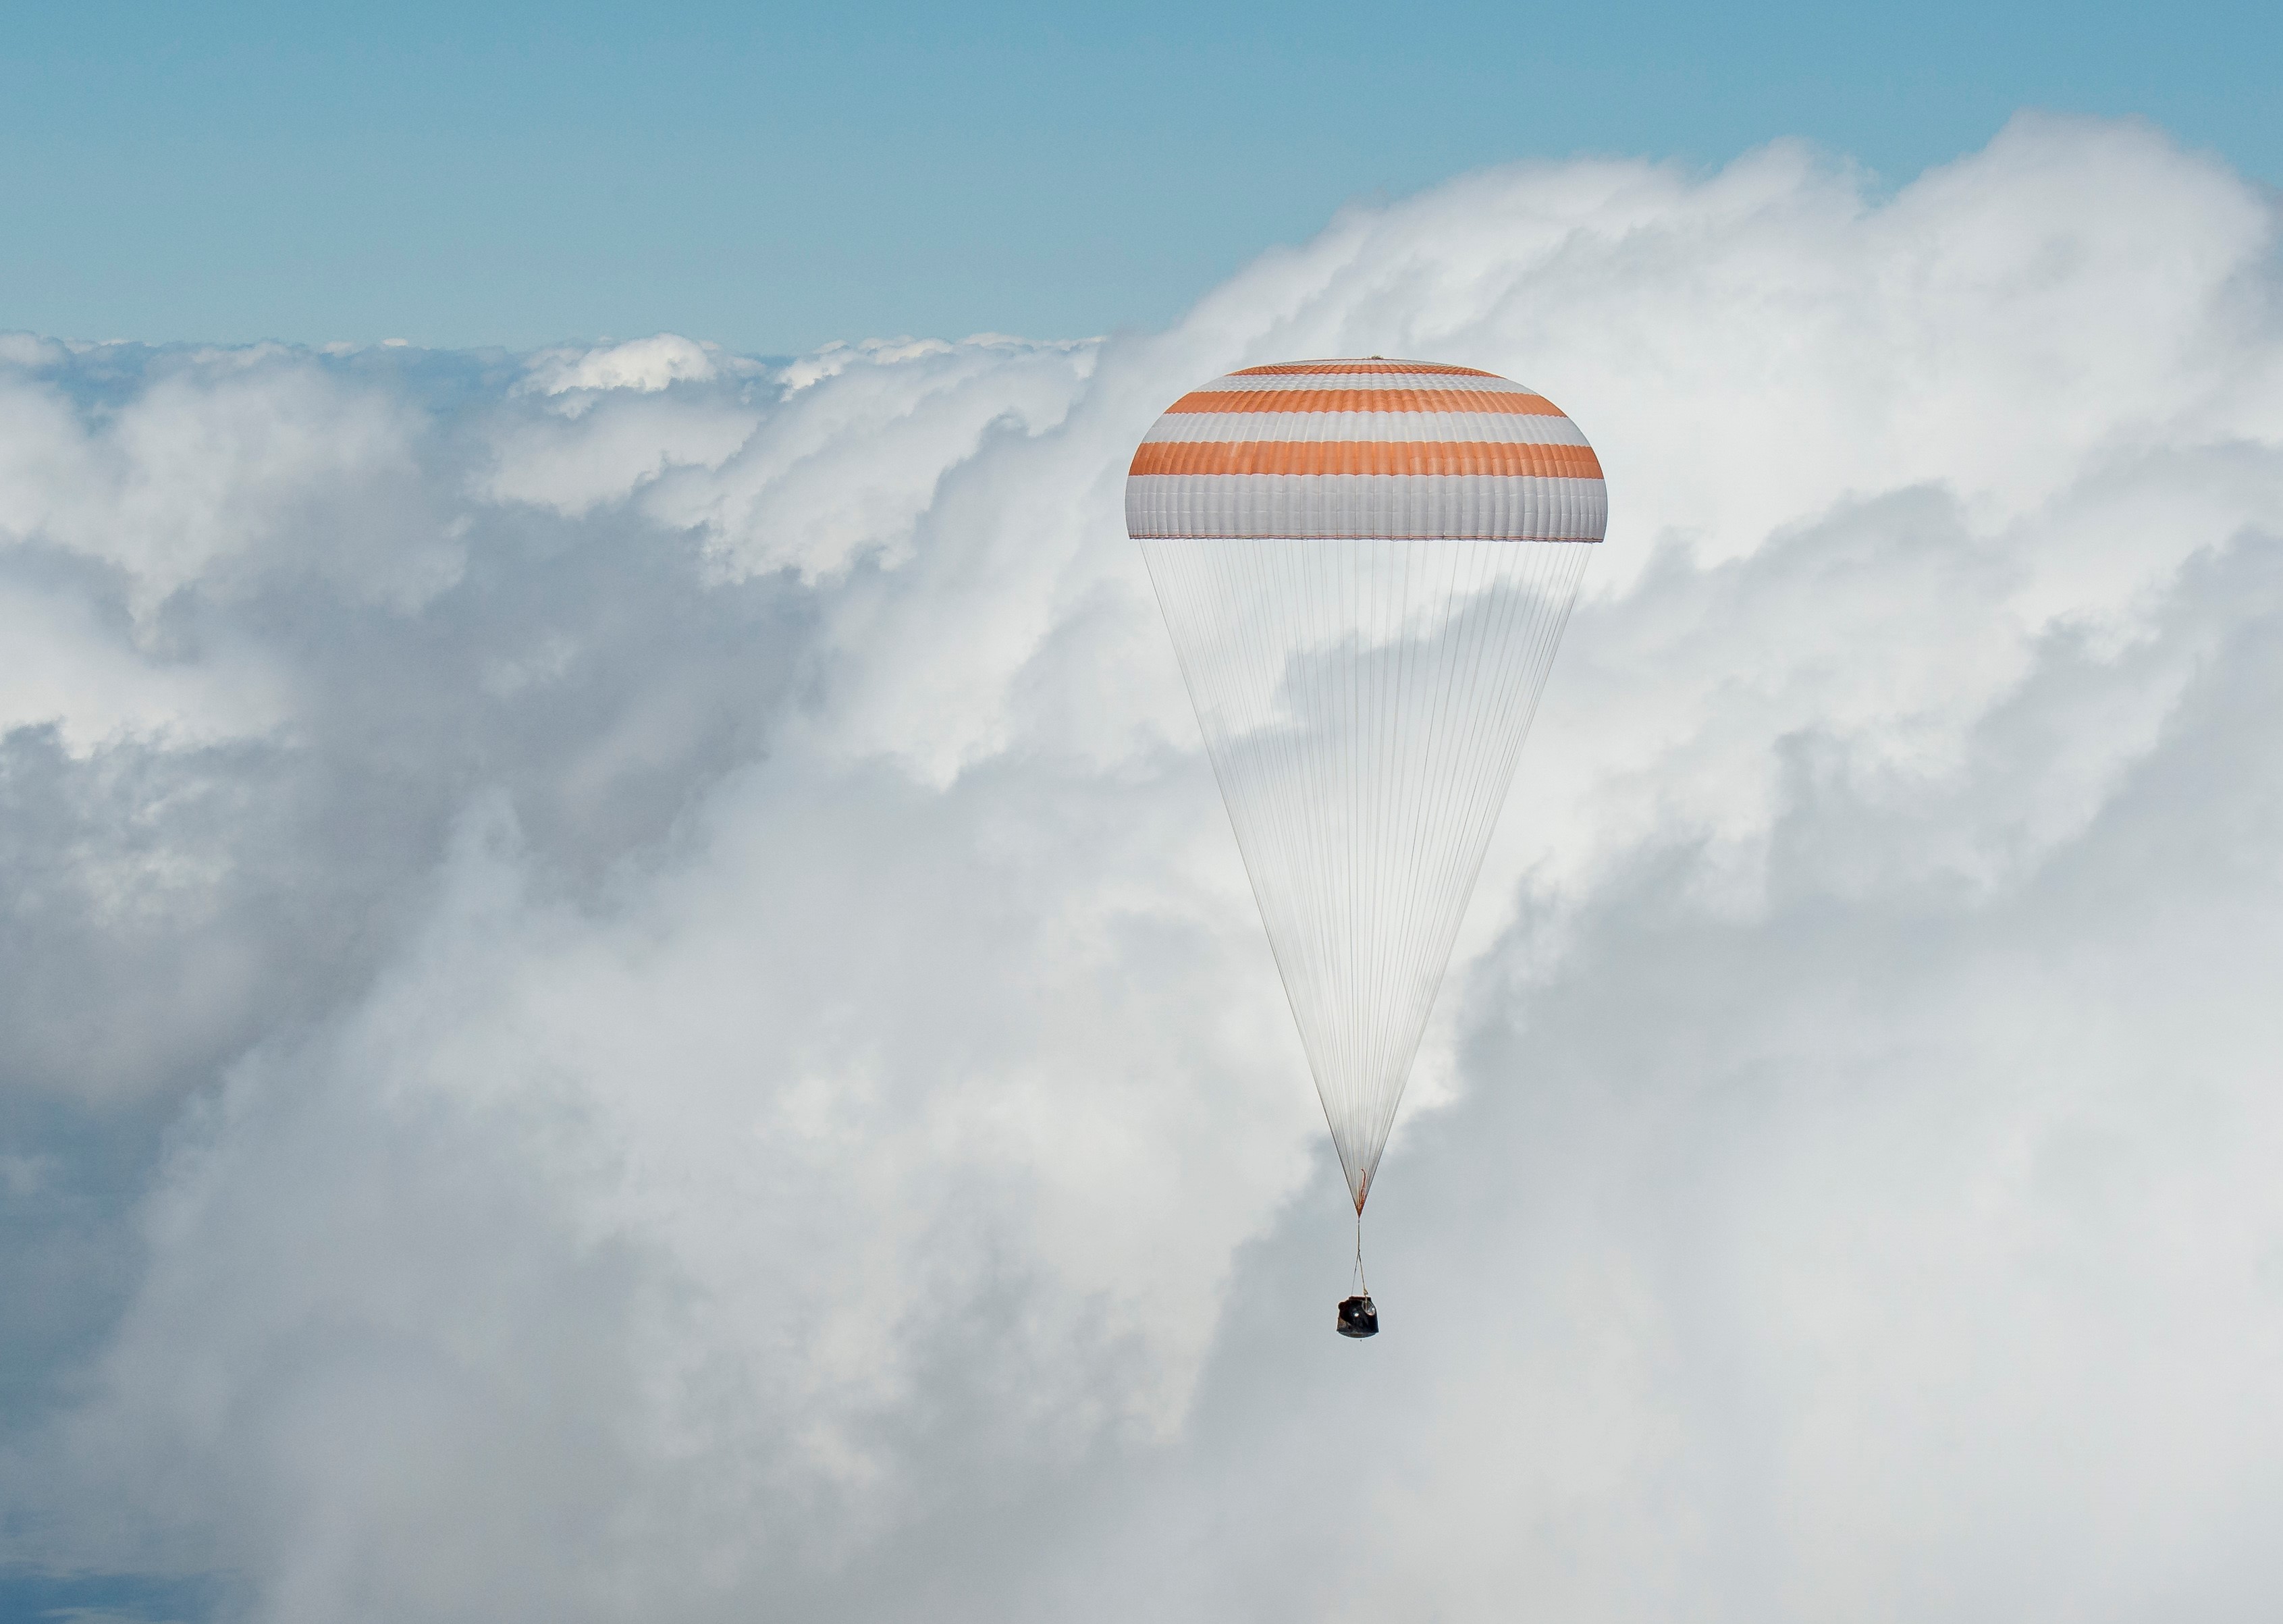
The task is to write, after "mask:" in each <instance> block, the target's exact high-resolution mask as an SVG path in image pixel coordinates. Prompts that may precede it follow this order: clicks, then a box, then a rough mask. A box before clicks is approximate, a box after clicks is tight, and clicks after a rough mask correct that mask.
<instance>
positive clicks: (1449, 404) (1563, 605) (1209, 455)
mask: <svg viewBox="0 0 2283 1624" xmlns="http://www.w3.org/2000/svg"><path fill="white" fill-rule="evenodd" d="M1607 517H1608V502H1607V496H1606V493H1605V489H1604V486H1603V485H1602V482H1601V463H1600V462H1599V461H1598V460H1597V459H1596V458H1595V457H1594V455H1593V447H1591V446H1590V445H1588V444H1587V443H1586V437H1585V435H1584V434H1583V433H1581V432H1580V431H1578V426H1577V425H1576V424H1575V423H1571V422H1570V419H1569V418H1568V417H1566V416H1563V415H1562V412H1561V411H1560V410H1559V409H1558V408H1556V407H1555V406H1554V404H1553V402H1551V401H1550V400H1547V399H1546V397H1545V396H1543V395H1540V394H1539V393H1537V392H1534V391H1532V390H1529V389H1525V388H1523V386H1522V385H1518V384H1514V383H1510V382H1508V380H1506V379H1505V378H1502V377H1496V376H1494V375H1493V374H1491V373H1487V372H1479V371H1477V370H1475V369H1471V368H1468V367H1456V366H1445V365H1441V364H1437V363H1432V362H1427V361H1388V360H1385V359H1383V358H1382V357H1379V356H1373V357H1371V358H1370V359H1368V360H1353V361H1292V362H1287V363H1284V364H1282V365H1277V366H1266V367H1249V368H1247V369H1244V370H1243V371H1241V372H1233V373H1231V374H1229V375H1228V376H1227V377H1222V378H1219V379H1217V380H1215V381H1214V382H1212V383H1210V384H1207V385H1204V387H1203V388H1200V389H1196V390H1194V391H1192V392H1189V393H1188V394H1186V395H1183V396H1182V397H1181V398H1180V400H1176V401H1175V402H1174V403H1173V406H1172V407H1171V408H1168V409H1167V410H1166V412H1165V415H1164V416H1161V417H1159V418H1158V419H1157V423H1156V424H1155V425H1154V426H1153V427H1152V428H1151V429H1150V431H1149V434H1148V436H1147V437H1146V438H1145V439H1143V440H1142V442H1141V447H1140V448H1139V449H1138V450H1137V451H1136V452H1135V453H1134V463H1133V467H1132V469H1131V470H1130V472H1129V473H1128V475H1127V478H1126V528H1127V530H1128V532H1130V533H1131V534H1132V535H1133V537H1134V540H1136V541H1138V542H1139V543H1140V544H1141V552H1142V556H1143V557H1144V558H1145V559H1146V560H1147V562H1148V564H1149V577H1150V580H1151V582H1152V583H1153V584H1154V585H1155V587H1156V588H1157V601H1158V603H1159V606H1160V607H1161V608H1162V609H1163V610H1164V611H1165V625H1166V628H1167V630H1168V631H1169V632H1170V633H1172V637H1173V648H1174V651H1175V653H1176V655H1177V656H1178V657H1179V658H1180V666H1181V674H1182V676H1183V678H1184V680H1186V681H1187V683H1188V691H1189V698H1190V701H1191V703H1193V704H1194V705H1195V706H1196V714H1197V724H1198V727H1199V728H1200V730H1201V731H1202V732H1203V734H1204V741H1205V749H1206V753H1207V754H1208V755H1209V756H1210V757H1211V758H1212V766H1213V772H1214V774H1215V776H1216V777H1217V778H1218V779H1219V783H1220V791H1221V798H1222V800H1223V802H1224V803H1225V804H1227V808H1228V819H1229V823H1230V825H1231V827H1232V828H1234V829H1235V835H1236V843H1237V847H1238V850H1239V851H1241V852H1242V853H1243V859H1244V866H1245V871H1246V873H1247V874H1248V875H1249V876H1250V877H1251V882H1252V891H1253V896H1254V897H1255V899H1256V900H1257V901H1258V903H1259V905H1260V917H1261V921H1262V923H1263V924H1264V925H1265V926H1266V928H1267V932H1268V941H1269V945H1270V947H1271V949H1272V950H1273V951H1274V954H1275V959H1276V966H1277V969H1278V970H1279V972H1280V973H1281V974H1282V977H1283V982H1284V991H1285V993H1286V996H1287V997H1288V998H1290V1002H1291V1006H1292V1015H1293V1019H1294V1021H1295V1022H1296V1023H1297V1025H1298V1027H1299V1030H1300V1041H1301V1045H1302V1046H1303V1047H1304V1048H1305V1050H1306V1052H1307V1056H1308V1063H1309V1067H1310V1068H1311V1070H1312V1071H1313V1074H1314V1076H1315V1081H1316V1091H1317V1093H1318V1094H1319V1096H1320V1097H1321V1100H1322V1101H1323V1107H1324V1117H1325V1120H1326V1122H1327V1123H1329V1125H1330V1128H1331V1132H1332V1143H1333V1146H1334V1147H1335V1148H1336V1150H1337V1151H1338V1153H1339V1158H1340V1165H1341V1167H1342V1168H1343V1169H1344V1171H1345V1172H1346V1175H1347V1183H1348V1193H1349V1194H1350V1195H1351V1196H1352V1198H1353V1200H1354V1202H1355V1209H1356V1224H1357V1276H1358V1279H1359V1282H1360V1279H1361V1272H1362V1224H1363V1208H1364V1203H1365V1201H1367V1200H1368V1199H1369V1197H1370V1194H1371V1187H1372V1180H1373V1177H1375V1174H1376V1173H1377V1171H1378V1168H1379V1159H1380V1154H1381V1153H1382V1152H1383V1150H1384V1149H1385V1148H1386V1146H1387V1137H1388V1134H1389V1132H1390V1131H1391V1130H1392V1128H1393V1127H1394V1125H1395V1114H1396V1107H1397V1106H1398V1105H1399V1103H1400V1101H1401V1100H1402V1097H1403V1089H1404V1084H1405V1083H1406V1081H1407V1080H1408V1078H1409V1076H1410V1073H1411V1064H1412V1060H1413V1058H1414V1055H1415V1054H1416V1053H1417V1052H1418V1048H1419V1043H1420V1039H1421V1037H1422V1035H1423V1034H1424V1032H1425V1030H1426V1026H1427V1019H1428V1016H1429V1014H1430V1013H1431V1012H1432V1010H1433V1008H1434V1004H1435V998H1436V994H1437V992H1438V991H1439V989H1440V988H1441V985H1442V981H1443V973H1444V970H1445V967H1447V966H1448V964H1449V962H1450V958H1451V949H1452V944H1453V943H1454V942H1455V941H1456V939H1457V937H1458V933H1459V925H1460V921H1461V919H1462V918H1463V917H1464V915H1465V913H1466V907H1467V903H1468V900H1469V897H1471V896H1472V894H1473V891H1474V888H1475V881H1476V878H1477V875H1478V874H1479V873H1480V872H1481V869H1482V863H1483V856H1484V852H1485V851H1487V850H1488V848H1489V844H1490V837H1491V831H1492V826H1493V824H1494V823H1495V822H1496V820H1497V818H1498V813H1499V809H1500V806H1501V805H1502V804H1503V803H1504V802H1505V799H1506V794H1507V788H1508V785H1509V784H1510V783H1511V782H1512V781H1513V778H1514V773H1515V765H1516V761H1517V760H1518V759H1519V758H1520V755H1521V752H1522V746H1523V739H1524V738H1525V737H1526V736H1527V735H1528V734H1529V732H1530V724H1531V717H1532V716H1533V715H1534V714H1535V712H1536V711H1537V707H1538V698H1539V693H1540V691H1541V690H1542V689H1543V688H1544V687H1545V684H1546V678H1547V672H1549V671H1550V670H1551V669H1552V668H1553V664H1554V651H1555V649H1556V648H1557V647H1558V646H1559V645H1560V643H1561V641H1562V627H1563V626H1564V625H1565V624H1566V623H1567V621H1568V619H1569V617H1570V605H1571V603H1572V602H1574V601H1575V599H1576V597H1577V593H1578V581H1579V579H1581V578H1582V576H1583V574H1584V572H1585V567H1586V559H1587V558H1588V557H1589V556H1591V554H1592V550H1593V546H1594V545H1595V544H1596V543H1598V542H1599V541H1600V540H1601V536H1602V532H1603V530H1604V527H1605V525H1606V523H1607ZM1350 1302H1351V1303H1353V1304H1356V1305H1358V1306H1357V1307H1355V1308H1351V1307H1350V1306H1349V1305H1348V1304H1343V1305H1342V1311H1341V1315H1340V1329H1341V1332H1342V1333H1343V1334H1344V1335H1351V1336H1355V1335H1363V1336H1368V1335H1370V1334H1372V1333H1374V1332H1375V1331H1376V1330H1377V1328H1378V1321H1377V1317H1376V1314H1375V1311H1374V1310H1373V1308H1372V1304H1371V1301H1370V1298H1369V1296H1368V1294H1365V1295H1362V1296H1360V1297H1357V1298H1352V1299H1350ZM1366 1323H1367V1324H1368V1328H1365V1327H1366Z"/></svg>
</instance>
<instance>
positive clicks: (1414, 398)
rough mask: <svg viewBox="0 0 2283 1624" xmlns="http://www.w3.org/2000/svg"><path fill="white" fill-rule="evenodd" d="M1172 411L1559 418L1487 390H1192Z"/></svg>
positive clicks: (1522, 399) (1554, 411) (1533, 399)
mask: <svg viewBox="0 0 2283 1624" xmlns="http://www.w3.org/2000/svg"><path fill="white" fill-rule="evenodd" d="M1175 412H1498V413H1501V414H1506V415H1519V416H1524V417H1559V416H1562V408H1560V407H1558V406H1556V405H1554V402H1553V401H1551V400H1547V398H1546V397H1545V396H1544V395H1526V394H1516V393H1505V392H1493V391H1492V390H1488V389H1198V390H1193V391H1191V392H1189V393H1188V394H1185V395H1183V396H1182V397H1181V398H1180V400H1176V401H1174V402H1173V404H1172V405H1171V406H1169V407H1167V408H1165V415H1166V416H1173V414H1174V413H1175Z"/></svg>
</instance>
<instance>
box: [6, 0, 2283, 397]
mask: <svg viewBox="0 0 2283 1624" xmlns="http://www.w3.org/2000/svg"><path fill="white" fill-rule="evenodd" d="M2275 17H2276V8H2273V7H2271V6H2264V5H2256V4H2229V5H2219V6H2207V7H2203V8H2201V9H2198V10H2181V9H2177V8H2163V9H2160V8H2153V7H2124V6H2106V7H2096V8H2069V7H2061V6H2053V5H2025V6H2015V7H2002V6H1990V5H1967V4H1936V5H1931V6H1928V5H1921V6H1912V7H1891V8H1884V9H1882V10H1878V11H1875V12H1874V11H1871V10H1868V9H1861V10H1849V9H1847V8H1835V7H1828V6H1806V5H1769V6H1763V7H1759V8H1756V9H1755V10H1753V11H1752V12H1750V13H1749V15H1739V14H1736V13H1734V12H1723V11H1720V10H1718V9H1711V8H1702V7H1694V6H1681V5H1666V4H1618V5H1596V6H1593V7H1590V8H1588V7H1573V8H1566V9H1539V8H1530V7H1523V6H1516V5H1513V4H1445V5H1440V6H1436V7H1421V8H1390V7H1386V6H1369V7H1367V6H1362V5H1352V4H1320V5H1313V6H1307V5H1297V4H1276V5H1256V6H1251V7H1243V8H1230V7H1225V6H1221V5H1215V4H1178V3H1176V4H1157V5H1153V6H1150V7H1147V8H1108V7H1101V8H1087V7H1076V6H1067V5H1064V6H1040V5H1015V4H1005V5H997V6H992V7H974V6H960V7H952V6H936V7H923V6H912V5H894V4H873V5H846V6H834V7H825V6H814V7H782V6H729V5H684V6H679V7H674V8H671V9H670V10H669V9H660V8H651V7H637V6H631V5H614V6H604V5H595V4H549V5H544V6H542V5H479V4H461V5H444V4H401V5H394V6H389V7H374V6H362V5H361V6H343V5H317V4H294V5H284V4H240V5H199V6H191V5H181V4H175V5H164V4H127V5H119V4H89V5H82V6H69V7H47V8H30V7H14V8H10V12H9V14H8V17H7V20H6V21H5V22H4V23H0V328H20V329H30V330H37V331H43V332H49V333H55V334H61V335H66V336H73V337H81V338H145V339H176V338H201V339H213V340H229V341H242V340H248V339H253V338H287V339H294V340H301V341H306V342H324V341H328V340H335V339H347V340H359V341H369V340H372V339H377V338H384V337H403V338H410V339H412V340H413V341H415V342H416V343H424V344H433V345H452V346H474V345H492V344H497V345H505V346H531V345H535V344H541V343H547V342H552V341H557V340H564V339H580V338H596V337H603V336H612V335H615V336H620V337H624V336H627V335H632V334H637V333H645V332H651V331H656V330H662V329H671V330H678V331H682V332H688V333H692V334H696V335H699V336H703V337H705V338H713V339H718V340H720V341H721V342H723V343H726V344H729V345H731V346H736V347H739V348H743V349H746V350H749V351H756V352H761V353H783V352H790V351H794V350H799V349H803V348H806V347H809V346H814V345H816V344H819V343H821V342H823V341H826V340H829V339H831V338H861V337H865V336H870V335H892V334H897V333H904V332H910V333H919V334H939V335H947V336H958V335H961V334H964V333H969V332H973V331H978V330H1013V331H1021V332H1026V333H1031V334H1039V335H1076V334H1083V333H1092V332H1100V331H1108V330H1118V329H1120V328H1132V327H1154V326H1157V325H1162V324H1163V323H1165V322H1167V321H1169V320H1170V319H1171V318H1172V317H1173V315H1175V314H1176V313H1177V312H1178V311H1179V310H1180V309H1181V308H1182V307H1184V306H1185V305H1187V304H1188V302H1189V301H1190V300H1191V299H1194V298H1196V296H1197V295H1198V294H1199V293H1201V292H1203V291H1204V290H1205V289H1207V288H1208V287H1210V286H1212V285H1213V284H1215V283H1217V282H1218V281H1219V280H1220V279H1221V278H1222V277H1224V276H1227V274H1228V273H1229V272H1230V271H1232V270H1233V269H1234V268H1236V267H1237V266H1238V265H1240V264H1242V263H1243V262H1244V261H1245V260H1249V259H1250V258H1251V257H1252V256H1253V255H1255V254H1257V253H1259V252H1260V251H1261V250H1263V249H1264V248H1266V247H1268V246H1270V245H1274V244H1277V243H1290V242H1297V241H1299V240H1302V239H1305V237H1308V236H1309V235H1310V234H1312V233H1313V231H1314V230H1315V229H1318V228H1319V227H1320V226H1321V224H1322V223H1323V222H1324V221H1325V220H1326V218H1327V217H1328V216H1329V214H1331V212H1332V211H1334V210H1335V209H1336V208H1337V207H1338V206H1340V205H1341V204H1342V203H1343V202H1345V201H1347V200H1349V199H1351V198H1373V197H1378V196H1385V195H1389V194H1403V193H1407V192H1410V191H1413V190H1417V189H1419V188H1421V187H1422V186H1425V185H1428V184H1430V183H1433V182H1435V181H1437V180H1439V179H1442V178H1445V177H1446V176H1449V175H1453V174H1457V173H1460V172H1462V171H1465V170H1468V169H1472V168H1477V167H1483V166H1485V165H1491V164H1497V163H1503V162H1508V161H1510V160H1515V159H1531V158H1560V157H1566V156H1569V155H1571V154H1575V153H1579V152H1610V153H1622V154H1628V155H1641V156H1649V157H1655V158H1660V159H1676V160H1679V161H1680V162H1683V163H1685V164H1689V165H1695V166H1703V165H1712V164H1718V163H1719V162H1721V161H1724V160H1725V159H1728V158H1730V157H1732V156H1734V154H1736V153H1738V152H1741V151H1744V150H1746V149H1748V148H1749V147H1752V146H1755V145H1757V144H1760V143H1763V142H1765V141H1768V140H1770V139H1773V138H1775V137H1778V136H1804V137H1806V138H1808V139H1810V140H1812V141H1814V142H1816V143H1818V144H1821V145H1823V146H1825V147H1827V148H1828V149H1829V150H1831V151H1833V152H1837V153H1843V154H1846V155H1849V156H1851V157H1852V158H1853V159H1857V160H1858V161H1860V162H1861V163H1863V164H1866V165H1867V166H1869V167H1871V168H1872V169H1874V171H1876V172H1878V174H1879V175H1881V176H1882V177H1883V178H1885V179H1886V180H1888V181H1890V182H1900V181H1903V180H1906V179H1908V178H1909V177H1910V176H1912V175H1915V174H1917V173H1918V172H1919V171H1921V169H1923V168H1925V167H1927V166H1928V165H1931V164H1936V163H1941V162H1944V161H1946V160H1948V159H1952V158H1954V157H1956V156H1958V155H1959V154H1960V153H1963V152H1969V151H1973V150H1975V149H1977V148H1979V147H1980V146H1981V145H1982V144H1983V143H1984V142H1986V141H1987V140H1988V139H1989V137H1990V136H1991V134H1992V133H1994V132H1995V131H1996V130H1997V129H1998V128H1999V127H2000V126H2001V125H2002V124H2003V123H2004V122H2005V120H2006V118H2007V117H2008V116H2009V115H2010V114H2012V113H2014V112H2015V111H2016V110H2017V109H2020V108H2022V107H2024V106H2038V107H2045V108H2049V109H2054V110H2059V111H2065V112H2081V113H2100V114H2110V115H2115V114H2138V115H2141V116H2145V117H2147V118H2149V119H2152V120H2155V121H2156V122H2158V123H2160V124H2162V125H2163V126H2165V127H2166V128H2169V129H2170V130H2171V131H2172V132H2173V133H2174V134H2175V135H2176V136H2178V137H2179V138H2180V139H2182V140H2184V141H2186V143H2188V144H2190V145H2192V146H2203V147H2209V148H2212V149H2215V150H2217V152H2220V153H2221V154H2223V155H2224V156H2225V158H2226V159H2228V160H2229V161H2230V162H2231V163H2232V164H2233V165H2235V166H2236V167H2238V168H2240V170H2242V171H2243V172H2244V173H2246V174H2247V175H2250V176H2253V177H2255V178H2257V179H2261V180H2264V181H2266V182H2268V183H2273V182H2274V181H2275V180H2276V179H2277V178H2278V177H2279V175H2283V124H2279V121H2278V120H2276V119H2275V118H2274V116H2273V111H2272V106H2271V100H2270V97H2269V88H2270V87H2269V85H2268V84H2267V83H2266V79H2267V76H2269V75H2271V72H2272V68H2273V65H2274V63H2275V62H2276V61H2277V60H2278V59H2279V58H2283V27H2279V25H2278V23H2277V21H2276V20H2275Z"/></svg>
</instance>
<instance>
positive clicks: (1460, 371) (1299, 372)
mask: <svg viewBox="0 0 2283 1624" xmlns="http://www.w3.org/2000/svg"><path fill="white" fill-rule="evenodd" d="M1327 372H1412V373H1419V372H1446V373H1449V374H1450V375H1451V376H1453V377H1498V374H1497V373H1495V372H1484V371H1483V370H1481V369H1479V368H1476V367H1450V366H1445V365H1444V364H1443V363H1442V362H1440V361H1279V362H1278V363H1277V364H1276V365H1274V366H1273V367H1246V368H1243V369H1242V370H1239V371H1235V372H1231V373H1229V374H1228V375H1227V376H1228V377H1321V376H1322V375H1323V374H1325V373H1327Z"/></svg>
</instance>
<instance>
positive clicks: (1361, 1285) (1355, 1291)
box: [1348, 1207, 1371, 1297]
mask: <svg viewBox="0 0 2283 1624" xmlns="http://www.w3.org/2000/svg"><path fill="white" fill-rule="evenodd" d="M1348 1294H1349V1295H1350V1296H1352V1297H1368V1296H1370V1295H1371V1282H1370V1281H1369V1280H1367V1279H1366V1278H1364V1272H1363V1208H1361V1207H1358V1208H1356V1254H1355V1272H1354V1273H1353V1274H1352V1275H1350V1276H1349V1277H1348Z"/></svg>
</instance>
